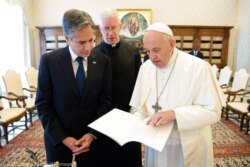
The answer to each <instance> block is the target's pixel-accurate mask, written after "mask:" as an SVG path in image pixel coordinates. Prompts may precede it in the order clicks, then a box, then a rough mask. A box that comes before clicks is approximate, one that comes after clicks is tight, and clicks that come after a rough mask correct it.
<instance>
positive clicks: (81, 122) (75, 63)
mask: <svg viewBox="0 0 250 167" xmlns="http://www.w3.org/2000/svg"><path fill="white" fill-rule="evenodd" d="M93 27H94V23H93V21H92V18H91V17H90V16H89V14H87V13H85V12H83V11H79V10H74V9H72V10H69V11H67V12H65V13H64V16H63V31H64V34H65V38H66V42H67V44H68V46H67V47H65V48H63V49H58V50H56V51H53V52H50V53H46V54H44V55H43V56H42V57H41V61H40V67H39V77H38V91H37V97H36V107H37V109H38V115H39V118H40V120H41V122H42V125H43V128H44V141H45V148H46V156H47V162H48V163H54V162H56V161H58V162H59V163H60V164H61V166H65V164H67V166H68V165H70V164H71V162H72V155H73V156H75V160H76V162H77V166H86V167H97V166H99V165H98V164H97V163H98V159H97V158H98V152H99V151H98V147H97V146H98V143H99V140H98V134H97V132H95V131H93V130H91V129H90V128H88V127H87V125H88V124H89V123H91V122H92V121H94V120H96V119H97V118H98V117H100V116H102V115H103V114H105V113H107V112H108V109H109V108H110V105H111V100H112V96H111V93H112V92H111V91H112V88H111V86H112V72H111V61H110V59H109V58H108V57H107V56H104V55H102V54H101V53H98V52H95V51H93V52H92V48H93V44H94V29H93ZM78 59H80V60H78ZM80 69H81V72H80ZM79 78H80V81H81V83H80V84H79V85H78V83H79ZM96 137H97V139H96Z"/></svg>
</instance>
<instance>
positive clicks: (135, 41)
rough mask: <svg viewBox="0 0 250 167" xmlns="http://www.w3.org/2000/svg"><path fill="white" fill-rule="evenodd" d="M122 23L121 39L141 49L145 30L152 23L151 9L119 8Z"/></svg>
mask: <svg viewBox="0 0 250 167" xmlns="http://www.w3.org/2000/svg"><path fill="white" fill-rule="evenodd" d="M117 11H118V13H119V18H120V20H121V23H122V28H121V31H120V36H121V39H123V40H126V41H128V42H129V43H130V44H131V45H134V46H135V47H137V48H139V49H141V51H142V38H143V33H144V30H145V29H146V28H147V27H148V26H149V25H150V24H151V9H117Z"/></svg>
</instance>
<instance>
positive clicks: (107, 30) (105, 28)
mask: <svg viewBox="0 0 250 167" xmlns="http://www.w3.org/2000/svg"><path fill="white" fill-rule="evenodd" d="M102 31H103V32H104V33H108V32H117V31H118V27H117V26H112V27H103V28H102Z"/></svg>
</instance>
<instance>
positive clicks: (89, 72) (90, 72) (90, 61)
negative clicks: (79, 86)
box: [81, 55, 97, 102]
mask: <svg viewBox="0 0 250 167" xmlns="http://www.w3.org/2000/svg"><path fill="white" fill-rule="evenodd" d="M96 64H97V61H96V58H95V56H94V55H91V56H89V57H88V69H87V78H86V82H85V84H86V85H85V90H84V94H83V96H82V99H81V101H82V102H83V101H84V99H86V98H87V93H88V91H90V90H91V87H92V85H91V84H90V83H91V81H92V80H94V77H95V73H94V71H95V66H96Z"/></svg>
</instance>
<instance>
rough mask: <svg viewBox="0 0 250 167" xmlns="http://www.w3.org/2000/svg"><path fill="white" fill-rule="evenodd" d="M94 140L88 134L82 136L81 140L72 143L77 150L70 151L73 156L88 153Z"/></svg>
mask: <svg viewBox="0 0 250 167" xmlns="http://www.w3.org/2000/svg"><path fill="white" fill-rule="evenodd" d="M94 139H95V138H94V136H93V135H92V134H90V133H87V134H85V135H84V136H82V138H80V139H79V140H77V141H76V142H75V143H74V144H75V146H77V148H76V149H73V150H72V151H73V155H79V154H81V153H84V152H87V151H89V148H90V145H91V143H92V141H93V140H94Z"/></svg>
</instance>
